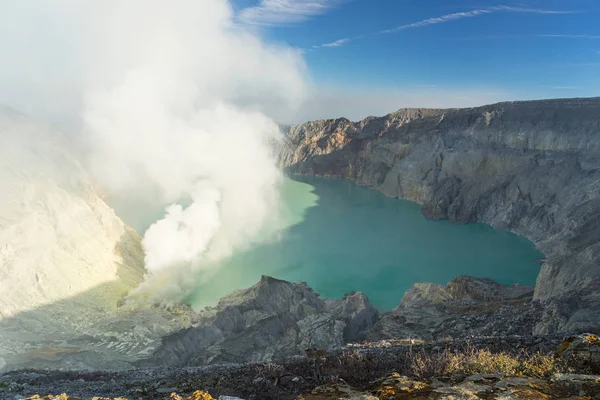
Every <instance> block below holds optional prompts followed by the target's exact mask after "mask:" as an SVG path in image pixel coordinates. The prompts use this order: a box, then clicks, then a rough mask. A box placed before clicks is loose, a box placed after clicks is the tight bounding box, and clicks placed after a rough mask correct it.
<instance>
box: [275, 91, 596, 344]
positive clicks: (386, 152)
mask: <svg viewBox="0 0 600 400" xmlns="http://www.w3.org/2000/svg"><path fill="white" fill-rule="evenodd" d="M277 152H278V157H279V161H280V164H281V166H282V167H285V168H286V169H287V170H288V171H289V172H291V173H299V174H309V175H317V176H327V177H336V178H346V179H351V180H354V181H355V182H357V183H358V184H361V185H365V186H368V187H371V188H374V189H377V190H379V191H381V192H383V193H384V194H386V195H388V196H392V197H398V198H405V199H409V200H413V201H416V202H418V203H420V204H423V214H424V215H425V216H426V217H428V218H432V219H450V220H454V221H460V222H474V221H481V222H485V223H489V224H491V225H492V226H494V227H496V228H499V229H504V230H510V231H513V232H516V233H519V234H521V235H524V236H527V237H528V238H530V239H531V240H532V241H534V243H535V244H536V245H537V247H538V248H539V249H540V250H541V251H542V252H543V253H544V254H545V255H546V258H547V259H546V262H545V263H544V264H543V265H542V268H541V272H540V274H539V277H538V281H537V284H536V288H535V295H534V300H535V301H540V302H542V303H543V304H544V315H543V317H542V320H541V321H540V323H538V325H537V326H536V328H535V329H534V331H535V332H536V333H552V332H556V331H569V330H586V329H587V330H589V329H600V266H599V261H600V253H599V252H600V98H591V99H569V100H567V99H565V100H562V99H561V100H545V101H529V102H510V103H500V104H495V105H490V106H484V107H478V108H468V109H449V110H429V109H406V110H400V111H398V112H395V113H392V114H389V115H387V116H385V117H381V118H373V117H371V118H367V119H365V120H363V121H361V122H358V123H353V122H350V121H348V120H346V119H336V120H325V121H314V122H308V123H306V124H303V125H298V126H294V127H290V128H288V129H287V130H286V132H285V138H284V139H283V140H282V142H281V143H280V144H279V145H278V149H277Z"/></svg>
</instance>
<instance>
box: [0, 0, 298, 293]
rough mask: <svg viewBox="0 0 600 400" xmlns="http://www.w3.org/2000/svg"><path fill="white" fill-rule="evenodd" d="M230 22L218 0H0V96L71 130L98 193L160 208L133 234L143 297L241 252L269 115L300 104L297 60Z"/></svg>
mask: <svg viewBox="0 0 600 400" xmlns="http://www.w3.org/2000/svg"><path fill="white" fill-rule="evenodd" d="M233 20H234V15H233V11H232V8H231V6H230V4H229V3H228V1H226V0H175V1H170V2H166V1H163V0H127V1H122V0H105V1H99V0H95V1H94V0H77V1H75V0H40V1H33V0H22V1H19V2H14V3H13V4H2V5H0V54H2V55H3V58H4V59H5V60H8V62H3V64H4V65H2V66H1V67H0V88H2V95H1V98H0V101H3V102H7V103H9V104H10V105H13V106H14V107H16V108H20V109H22V110H23V111H25V112H28V113H32V114H33V115H36V116H43V117H46V118H51V119H53V120H55V121H61V122H66V123H68V124H70V125H71V126H81V127H82V131H83V132H84V135H83V142H84V143H85V147H86V149H87V151H88V158H87V160H88V167H89V169H90V172H91V173H92V174H93V176H94V177H95V178H96V180H97V182H98V184H99V185H100V186H102V187H103V188H104V189H105V190H107V191H108V192H109V193H111V194H112V193H119V194H120V195H121V196H129V197H130V198H132V199H135V198H139V199H142V198H143V197H144V196H147V195H148V194H149V193H151V194H152V195H153V196H156V198H155V199H152V202H155V203H157V204H165V203H172V205H171V206H169V207H168V208H167V210H166V213H165V215H164V218H162V219H161V220H159V221H157V222H156V223H154V224H153V225H152V226H151V227H150V228H149V229H148V231H147V232H146V234H145V235H144V240H143V245H144V248H145V251H146V259H145V261H146V268H147V270H148V273H149V276H148V278H147V280H146V282H145V284H144V285H142V287H140V289H139V290H138V293H137V294H138V295H140V296H141V297H142V298H144V299H148V300H149V301H151V302H153V303H156V302H173V301H178V300H180V299H181V298H182V297H183V296H185V294H186V293H185V290H186V288H185V287H182V285H183V286H185V285H193V282H189V279H188V277H187V275H188V274H189V271H190V270H191V269H195V270H198V269H203V268H206V269H211V268H215V267H214V266H215V265H217V261H218V260H219V259H220V258H222V257H225V256H228V255H230V254H231V253H232V252H234V251H236V250H239V249H243V248H244V247H245V246H247V244H248V243H249V242H250V241H251V240H252V239H253V237H254V236H255V235H257V233H258V232H259V231H260V229H261V228H262V227H263V225H264V224H265V222H266V221H267V220H268V219H269V217H270V216H271V215H272V214H274V213H273V210H275V209H276V207H277V204H278V199H277V185H278V182H279V181H280V179H281V177H280V173H279V171H278V170H277V168H276V167H275V165H274V160H273V159H272V156H271V149H270V147H269V144H268V141H269V139H270V138H272V137H273V136H275V135H277V134H278V127H277V125H276V124H275V123H274V122H273V121H272V119H271V118H270V117H271V116H272V115H281V113H282V112H285V111H286V110H290V109H293V108H294V107H295V106H297V105H298V104H299V103H300V102H301V100H302V99H303V96H304V95H305V84H304V71H305V66H304V62H303V60H302V58H301V56H300V54H299V53H298V52H297V51H295V50H293V49H290V48H286V47H284V46H277V45H272V44H267V43H265V42H264V41H263V40H262V39H261V38H260V36H259V35H258V34H257V33H256V32H252V31H250V30H248V29H247V28H244V27H241V26H237V25H235V24H234V23H233V22H232V21H233ZM182 201H186V203H185V204H184V203H182ZM186 204H189V205H186ZM197 275H198V274H197V273H195V274H194V276H197Z"/></svg>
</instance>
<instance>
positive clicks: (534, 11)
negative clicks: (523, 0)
mask: <svg viewBox="0 0 600 400" xmlns="http://www.w3.org/2000/svg"><path fill="white" fill-rule="evenodd" d="M497 12H511V13H527V14H575V13H578V12H579V11H562V10H544V9H539V8H523V7H511V6H495V7H487V8H482V9H479V10H471V11H464V12H458V13H452V14H446V15H442V16H441V17H435V18H428V19H425V20H422V21H418V22H413V23H411V24H406V25H400V26H397V27H395V28H392V29H386V30H383V31H381V32H379V33H394V32H398V31H402V30H405V29H411V28H421V27H424V26H429V25H436V24H441V23H444V22H449V21H455V20H458V19H463V18H473V17H478V16H480V15H486V14H493V13H497Z"/></svg>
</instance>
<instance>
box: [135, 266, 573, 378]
mask: <svg viewBox="0 0 600 400" xmlns="http://www.w3.org/2000/svg"><path fill="white" fill-rule="evenodd" d="M533 291H534V289H533V287H524V286H520V285H514V286H506V285H500V284H498V283H496V282H494V281H492V280H490V279H482V278H473V277H468V276H461V277H458V278H456V279H454V280H453V281H451V282H450V283H448V285H436V284H427V283H425V284H416V285H415V286H414V287H413V288H411V289H410V290H409V291H408V292H407V293H406V294H405V296H404V298H403V300H402V302H401V304H400V305H399V306H398V307H396V308H395V309H394V310H392V311H391V312H388V313H383V314H380V313H379V312H378V311H377V310H376V309H375V308H373V306H372V305H371V303H370V302H369V300H368V298H367V297H366V296H365V295H364V294H363V293H360V292H357V293H349V294H347V295H346V296H345V297H344V298H342V299H341V300H332V299H324V298H321V297H320V296H319V294H318V293H316V292H314V291H313V290H312V289H311V288H310V287H308V286H307V285H306V284H304V283H300V284H296V283H291V282H287V281H283V280H279V279H275V278H271V277H267V276H263V277H262V279H261V280H260V282H258V283H257V284H256V285H254V286H252V287H251V288H248V289H244V290H240V291H237V292H234V293H233V294H231V295H228V296H226V297H224V298H223V299H221V300H220V301H219V303H218V305H217V306H215V307H210V308H206V309H204V310H202V311H200V312H199V314H198V315H197V316H195V318H194V320H195V322H194V324H193V326H192V327H190V328H188V329H185V330H182V331H180V332H177V333H174V334H172V335H169V336H166V337H164V338H163V339H162V344H161V345H160V346H159V348H158V349H157V351H156V352H155V353H154V355H153V356H152V357H151V358H150V359H149V360H146V361H142V362H140V363H139V364H138V365H141V366H149V365H158V364H160V365H170V366H181V367H184V366H200V365H207V364H215V363H234V362H235V363H239V362H267V361H275V362H280V361H282V360H286V359H289V358H290V357H294V356H301V355H304V353H305V350H306V349H309V348H318V349H324V350H328V351H329V350H334V349H339V348H342V347H344V345H345V344H347V343H356V342H362V341H365V340H367V341H379V340H385V339H397V338H407V339H408V338H409V339H413V340H428V341H432V340H440V339H448V340H454V339H459V338H471V337H486V336H489V337H497V338H501V337H509V336H517V337H531V331H532V328H533V326H534V325H535V324H536V323H538V322H539V321H540V319H541V317H542V312H541V311H542V310H541V309H540V307H539V305H538V304H536V303H534V302H532V297H533ZM562 336H563V335H560V337H562Z"/></svg>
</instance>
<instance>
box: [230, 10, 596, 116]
mask: <svg viewBox="0 0 600 400" xmlns="http://www.w3.org/2000/svg"><path fill="white" fill-rule="evenodd" d="M233 4H234V8H235V10H236V13H237V18H238V20H239V21H240V22H241V23H244V24H246V25H254V26H256V28H257V29H259V30H260V31H261V32H262V34H263V36H265V37H266V38H267V39H268V40H270V41H274V42H283V43H286V44H288V45H290V46H293V47H296V48H299V49H303V51H304V57H305V60H306V63H307V65H308V68H309V73H310V77H311V79H312V81H313V82H314V84H315V87H317V88H318V92H319V93H318V94H316V95H315V96H316V97H318V99H316V100H315V101H314V109H313V110H306V112H305V114H306V117H309V118H315V117H320V116H319V115H317V114H319V112H318V110H323V112H324V113H328V114H327V115H323V117H326V116H341V115H346V116H349V117H350V118H353V119H358V118H362V117H364V116H366V115H370V114H385V113H387V112H390V111H393V110H395V109H397V108H400V107H404V106H431V107H440V106H441V107H451V106H470V105H477V104H484V103H488V102H495V101H501V100H517V99H536V98H554V97H577V96H598V95H600V1H598V0H544V1H539V0H538V1H535V0H521V1H510V0H507V1H499V2H491V1H489V0H479V1H477V0H309V1H306V0H305V1H302V0H260V1H258V0H233ZM332 102H336V103H338V104H337V106H332V104H331V103H332ZM299 118H300V119H302V116H299Z"/></svg>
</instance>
